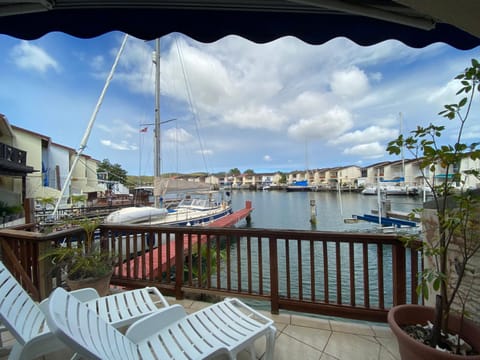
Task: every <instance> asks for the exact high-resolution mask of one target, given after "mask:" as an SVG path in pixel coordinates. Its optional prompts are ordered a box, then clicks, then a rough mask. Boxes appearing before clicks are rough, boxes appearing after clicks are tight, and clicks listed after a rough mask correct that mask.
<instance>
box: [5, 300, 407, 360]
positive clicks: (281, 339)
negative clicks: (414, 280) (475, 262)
mask: <svg viewBox="0 0 480 360" xmlns="http://www.w3.org/2000/svg"><path fill="white" fill-rule="evenodd" d="M167 300H168V302H169V303H170V304H175V303H179V304H181V305H182V306H184V307H185V309H187V311H188V312H193V311H196V310H198V309H200V308H202V307H204V306H207V305H208V303H202V302H198V301H193V300H180V301H177V300H175V299H174V298H170V297H167ZM263 313H264V314H265V315H267V316H268V317H270V318H272V319H273V320H274V321H275V326H276V328H277V339H276V342H275V356H274V358H275V359H278V360H283V359H285V360H297V359H298V360H300V359H301V360H310V359H312V360H352V359H353V360H400V355H399V353H398V346H397V341H396V339H395V338H394V337H393V335H392V333H391V331H390V329H389V328H388V326H387V325H386V324H374V323H365V322H349V321H347V320H345V321H343V320H327V319H319V318H313V317H308V316H302V315H292V314H289V313H281V314H280V315H272V314H270V313H269V312H263ZM2 340H3V344H4V346H11V344H12V343H13V340H12V338H11V336H10V334H8V333H2ZM256 351H257V358H258V359H262V358H263V355H264V351H265V342H264V340H259V341H258V342H257V344H256ZM70 355H71V354H68V353H66V352H65V351H64V352H58V353H55V354H52V355H50V356H47V357H45V360H50V359H55V360H57V359H58V360H59V359H68V358H69V357H70ZM248 355H249V354H248V353H247V352H244V353H241V354H240V356H239V359H240V360H244V359H249V358H250V357H249V356H248ZM4 359H7V353H6V351H5V350H4V349H0V360H4ZM119 360H120V359H119Z"/></svg>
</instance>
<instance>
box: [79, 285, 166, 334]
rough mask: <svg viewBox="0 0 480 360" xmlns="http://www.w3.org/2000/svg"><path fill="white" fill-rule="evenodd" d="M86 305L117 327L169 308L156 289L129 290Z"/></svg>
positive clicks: (100, 298)
mask: <svg viewBox="0 0 480 360" xmlns="http://www.w3.org/2000/svg"><path fill="white" fill-rule="evenodd" d="M151 294H155V296H157V297H158V298H159V300H158V301H156V302H154V301H153V299H152V297H151ZM86 304H87V305H88V307H90V308H92V309H94V310H95V311H96V312H97V313H98V314H99V315H100V316H102V317H103V318H104V319H107V320H108V321H109V322H110V323H111V324H112V325H113V326H115V327H122V326H127V325H130V324H132V323H133V322H134V321H136V320H138V319H140V318H142V317H144V316H146V315H149V314H151V313H152V312H155V311H157V310H158V309H159V308H162V307H167V306H169V305H168V302H167V301H166V300H165V298H164V297H163V295H162V294H161V293H160V292H159V291H158V289H156V288H143V289H136V290H129V291H125V292H121V293H118V294H114V295H110V296H105V297H99V298H96V299H93V300H91V301H88V302H86ZM157 304H158V305H160V306H157Z"/></svg>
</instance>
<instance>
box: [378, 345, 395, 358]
mask: <svg viewBox="0 0 480 360" xmlns="http://www.w3.org/2000/svg"><path fill="white" fill-rule="evenodd" d="M378 360H400V357H395V356H394V355H393V354H392V353H390V352H389V351H388V350H387V349H385V348H384V347H382V348H380V354H379V356H378Z"/></svg>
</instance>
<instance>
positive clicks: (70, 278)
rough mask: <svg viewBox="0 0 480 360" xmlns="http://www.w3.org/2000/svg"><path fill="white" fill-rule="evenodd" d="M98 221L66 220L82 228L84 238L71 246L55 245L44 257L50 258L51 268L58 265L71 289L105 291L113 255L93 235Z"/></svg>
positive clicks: (113, 264) (108, 281) (108, 282)
mask: <svg viewBox="0 0 480 360" xmlns="http://www.w3.org/2000/svg"><path fill="white" fill-rule="evenodd" d="M100 223H101V220H100V219H98V218H96V219H89V218H85V219H76V220H71V221H70V222H69V224H71V225H73V226H80V227H81V228H82V229H83V230H84V232H85V238H84V241H81V242H76V243H75V244H72V245H71V246H58V247H56V248H54V249H52V250H51V251H49V252H47V254H46V255H45V256H44V257H43V258H48V259H50V260H51V261H52V263H53V264H54V270H57V269H58V270H60V271H61V272H62V273H63V274H65V275H66V283H67V286H68V287H69V288H70V289H71V290H76V289H79V288H85V287H93V288H95V289H97V291H98V292H99V294H100V295H101V296H103V295H107V293H108V289H109V285H110V278H111V277H112V273H113V268H114V266H115V264H116V256H115V254H113V253H111V252H109V251H104V250H102V249H101V248H100V244H99V243H97V242H96V241H95V239H94V234H95V230H96V229H97V228H98V226H99V225H100Z"/></svg>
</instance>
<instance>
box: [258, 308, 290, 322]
mask: <svg viewBox="0 0 480 360" xmlns="http://www.w3.org/2000/svg"><path fill="white" fill-rule="evenodd" d="M262 313H263V314H264V315H266V316H268V317H269V318H270V319H272V320H273V321H275V323H278V324H287V325H290V324H291V323H292V316H291V315H290V314H286V313H280V314H278V315H275V314H271V313H269V312H267V311H264V312H262Z"/></svg>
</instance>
